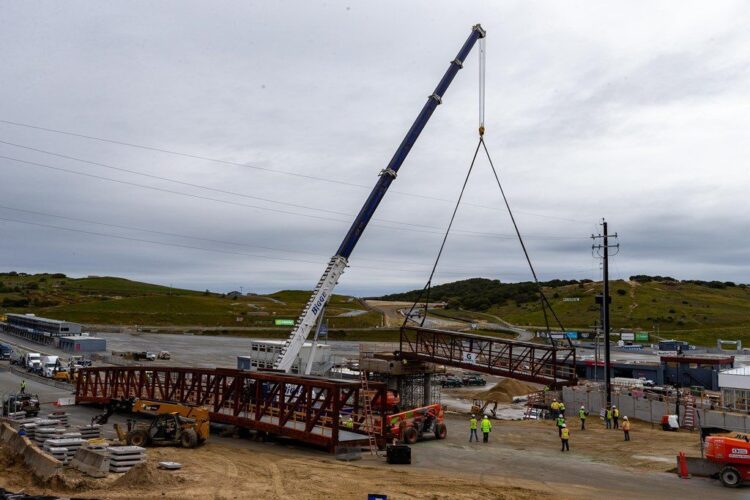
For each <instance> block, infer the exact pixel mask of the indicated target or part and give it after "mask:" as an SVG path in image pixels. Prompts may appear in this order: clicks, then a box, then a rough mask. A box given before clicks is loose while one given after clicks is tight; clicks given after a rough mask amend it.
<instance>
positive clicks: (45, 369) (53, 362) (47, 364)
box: [42, 356, 60, 378]
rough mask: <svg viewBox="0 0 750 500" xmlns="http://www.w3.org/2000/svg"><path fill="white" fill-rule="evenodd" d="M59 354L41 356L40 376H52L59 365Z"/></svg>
mask: <svg viewBox="0 0 750 500" xmlns="http://www.w3.org/2000/svg"><path fill="white" fill-rule="evenodd" d="M59 360H60V357H59V356H43V357H42V376H43V377H47V378H53V377H54V376H55V371H57V367H58V366H59Z"/></svg>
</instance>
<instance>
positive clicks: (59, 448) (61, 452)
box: [44, 437, 86, 464]
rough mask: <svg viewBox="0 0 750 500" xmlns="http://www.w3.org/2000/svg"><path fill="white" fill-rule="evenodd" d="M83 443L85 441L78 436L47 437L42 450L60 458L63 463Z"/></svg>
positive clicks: (68, 459) (67, 460) (65, 462)
mask: <svg viewBox="0 0 750 500" xmlns="http://www.w3.org/2000/svg"><path fill="white" fill-rule="evenodd" d="M85 443H86V441H84V440H83V439H81V438H80V437H77V438H61V439H48V440H47V441H45V443H44V451H46V452H48V453H49V454H50V455H52V456H53V457H55V458H57V459H58V460H60V461H61V462H62V463H63V464H67V463H68V462H69V461H70V459H71V458H73V455H75V454H76V452H77V451H78V449H79V448H81V447H82V446H83V445H84V444H85ZM60 456H62V458H60Z"/></svg>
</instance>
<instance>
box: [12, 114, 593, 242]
mask: <svg viewBox="0 0 750 500" xmlns="http://www.w3.org/2000/svg"><path fill="white" fill-rule="evenodd" d="M0 123H4V124H6V125H12V126H14V127H23V128H28V129H33V130H40V131H43V132H49V133H53V134H60V135H67V136H70V137H78V138H81V139H88V140H92V141H99V142H105V143H110V144H116V145H118V146H127V147H130V148H137V149H142V150H146V151H154V152H158V153H164V154H170V155H175V156H181V157H185V158H192V159H195V160H202V161H208V162H212V163H219V164H223V165H232V166H235V167H242V168H251V169H254V170H260V171H263V172H268V173H273V174H279V175H287V176H292V177H299V178H303V179H308V180H314V181H319V182H328V183H333V184H340V185H344V186H351V187H357V188H361V189H367V190H368V191H369V190H370V189H371V186H368V185H364V184H358V183H355V182H348V181H342V180H339V179H332V178H330V177H319V176H314V175H308V174H300V173H298V172H291V171H288V170H277V169H273V168H268V167H260V166H258V165H252V164H248V163H239V162H233V161H229V160H221V159H219V158H212V157H209V156H205V155H199V154H192V153H184V152H181V151H175V150H170V149H164V148H157V147H154V146H145V145H142V144H136V143H132V142H125V141H119V140H116V139H107V138H103V137H96V136H93V135H87V134H80V133H76V132H70V131H66V130H59V129H53V128H48V127H41V126H38V125H30V124H27V123H20V122H15V121H10V120H0ZM391 193H395V194H399V195H401V196H410V197H413V198H421V199H424V200H433V201H440V202H443V203H450V204H453V200H449V199H447V198H440V197H437V196H428V195H423V194H417V193H408V192H404V191H397V190H393V191H391ZM465 205H469V206H473V207H477V208H483V209H486V210H494V211H503V210H502V208H498V207H489V206H487V205H481V204H477V203H468V202H467V203H465ZM517 213H523V214H525V215H530V216H532V217H541V218H545V219H554V220H562V221H566V222H577V223H587V222H588V221H585V220H581V219H571V218H566V217H558V216H554V215H547V214H537V213H534V212H522V211H517ZM440 234H442V233H440Z"/></svg>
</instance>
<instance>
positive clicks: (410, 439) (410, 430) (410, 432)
mask: <svg viewBox="0 0 750 500" xmlns="http://www.w3.org/2000/svg"><path fill="white" fill-rule="evenodd" d="M401 437H402V438H403V440H404V443H406V444H414V443H416V442H417V439H419V434H417V429H415V428H414V427H407V428H406V429H404V432H403V434H402V436H401Z"/></svg>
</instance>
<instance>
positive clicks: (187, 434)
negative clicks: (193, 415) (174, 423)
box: [180, 429, 198, 448]
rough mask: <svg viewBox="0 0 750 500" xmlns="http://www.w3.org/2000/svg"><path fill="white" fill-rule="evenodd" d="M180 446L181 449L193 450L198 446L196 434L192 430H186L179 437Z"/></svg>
mask: <svg viewBox="0 0 750 500" xmlns="http://www.w3.org/2000/svg"><path fill="white" fill-rule="evenodd" d="M180 444H181V445H182V447H183V448H195V447H196V446H198V434H197V433H196V432H195V431H194V430H193V429H186V430H184V431H183V432H182V435H181V436H180Z"/></svg>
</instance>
